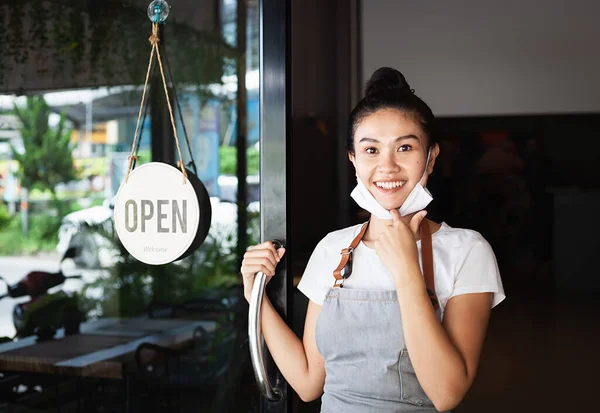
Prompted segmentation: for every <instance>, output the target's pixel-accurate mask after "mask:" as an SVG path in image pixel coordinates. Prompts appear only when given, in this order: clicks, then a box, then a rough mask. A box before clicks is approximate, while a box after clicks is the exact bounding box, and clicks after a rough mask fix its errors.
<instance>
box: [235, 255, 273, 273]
mask: <svg viewBox="0 0 600 413" xmlns="http://www.w3.org/2000/svg"><path fill="white" fill-rule="evenodd" d="M241 272H242V275H243V276H244V277H251V276H254V275H256V273H258V272H263V273H265V274H267V275H274V274H275V266H274V265H273V263H272V262H271V261H269V260H266V259H264V258H252V259H249V260H244V265H242V269H241Z"/></svg>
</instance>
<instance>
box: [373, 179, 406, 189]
mask: <svg viewBox="0 0 600 413" xmlns="http://www.w3.org/2000/svg"><path fill="white" fill-rule="evenodd" d="M404 182H405V181H402V182H400V181H396V182H375V185H377V186H378V187H380V188H383V189H396V188H398V187H400V186H402V185H404Z"/></svg>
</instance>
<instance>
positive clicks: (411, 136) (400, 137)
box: [358, 135, 420, 143]
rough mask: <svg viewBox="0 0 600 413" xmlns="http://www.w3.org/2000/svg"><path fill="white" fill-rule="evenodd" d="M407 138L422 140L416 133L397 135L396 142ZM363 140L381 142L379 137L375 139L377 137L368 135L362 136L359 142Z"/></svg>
mask: <svg viewBox="0 0 600 413" xmlns="http://www.w3.org/2000/svg"><path fill="white" fill-rule="evenodd" d="M406 139H414V140H416V141H419V142H420V139H419V137H418V136H416V135H406V136H399V137H397V138H396V139H395V140H394V142H398V141H403V140H406ZM361 142H375V143H379V141H378V140H377V139H375V138H370V137H368V136H365V137H364V138H362V139H361V140H360V141H358V143H361Z"/></svg>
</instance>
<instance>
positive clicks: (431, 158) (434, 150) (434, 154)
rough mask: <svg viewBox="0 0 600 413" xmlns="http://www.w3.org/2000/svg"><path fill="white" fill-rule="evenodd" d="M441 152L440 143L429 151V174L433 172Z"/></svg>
mask: <svg viewBox="0 0 600 413" xmlns="http://www.w3.org/2000/svg"><path fill="white" fill-rule="evenodd" d="M439 154H440V145H438V144H437V143H436V144H435V145H434V146H433V148H431V152H430V153H429V163H428V164H427V175H431V173H432V172H433V166H434V165H435V160H436V159H437V157H438V155H439Z"/></svg>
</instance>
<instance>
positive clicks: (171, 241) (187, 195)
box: [115, 162, 212, 265]
mask: <svg viewBox="0 0 600 413" xmlns="http://www.w3.org/2000/svg"><path fill="white" fill-rule="evenodd" d="M186 172H187V176H188V179H186V182H185V183H184V179H183V174H182V173H181V170H179V169H177V168H175V167H173V166H171V165H168V164H165V163H161V162H151V163H148V164H145V165H142V166H139V167H137V168H135V169H134V170H133V171H131V173H130V174H129V179H128V181H127V182H123V183H122V184H121V187H120V188H119V191H118V192H117V197H116V201H115V226H116V230H117V235H118V236H119V239H120V240H121V242H122V243H123V246H124V247H125V248H126V249H127V251H129V253H130V254H131V255H132V256H133V257H134V258H136V259H137V260H139V261H141V262H144V263H147V264H152V265H161V264H167V263H170V262H173V261H177V260H178V259H181V258H183V257H185V256H188V255H189V254H190V253H191V252H192V251H193V250H195V249H196V248H198V247H199V246H200V245H201V244H202V242H203V241H204V239H205V238H206V235H207V234H208V229H209V228H210V220H211V215H212V214H211V207H210V199H209V197H208V193H207V192H206V188H205V187H204V185H203V184H202V182H201V181H200V180H199V179H198V178H197V177H196V176H195V175H194V174H193V173H192V172H189V171H186Z"/></svg>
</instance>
